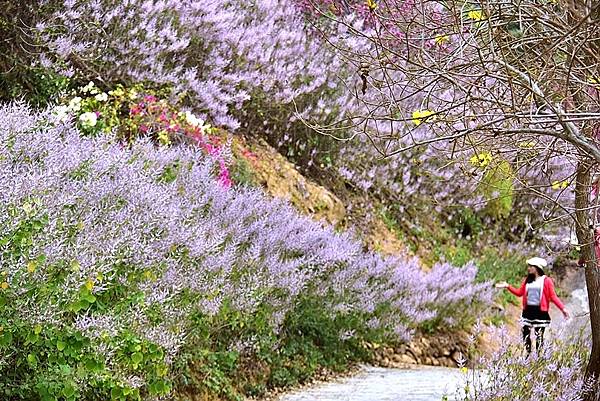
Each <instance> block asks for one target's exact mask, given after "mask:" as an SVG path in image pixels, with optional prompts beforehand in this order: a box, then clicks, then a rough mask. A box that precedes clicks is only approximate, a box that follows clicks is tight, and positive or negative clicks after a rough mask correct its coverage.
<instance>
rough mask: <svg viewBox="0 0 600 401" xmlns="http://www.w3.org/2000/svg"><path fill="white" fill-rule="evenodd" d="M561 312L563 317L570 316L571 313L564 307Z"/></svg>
mask: <svg viewBox="0 0 600 401" xmlns="http://www.w3.org/2000/svg"><path fill="white" fill-rule="evenodd" d="M562 313H563V316H564V317H565V319H568V318H570V317H571V314H570V313H569V311H568V310H566V309H563V311H562Z"/></svg>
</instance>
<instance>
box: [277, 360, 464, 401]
mask: <svg viewBox="0 0 600 401" xmlns="http://www.w3.org/2000/svg"><path fill="white" fill-rule="evenodd" d="M461 381H462V379H461V373H460V372H459V370H458V369H451V368H441V367H434V366H418V367H415V368H411V369H387V368H378V367H373V366H365V367H363V369H362V370H361V371H360V372H359V373H357V374H356V375H354V376H352V377H347V378H343V379H339V380H336V381H334V382H330V383H323V384H320V385H317V386H314V387H311V388H308V389H302V390H297V391H294V392H291V393H288V394H284V395H282V396H281V397H279V398H278V401H317V400H318V401H440V400H442V397H443V396H444V395H450V397H449V399H454V397H453V395H454V394H455V391H456V389H457V388H458V386H460V384H461Z"/></svg>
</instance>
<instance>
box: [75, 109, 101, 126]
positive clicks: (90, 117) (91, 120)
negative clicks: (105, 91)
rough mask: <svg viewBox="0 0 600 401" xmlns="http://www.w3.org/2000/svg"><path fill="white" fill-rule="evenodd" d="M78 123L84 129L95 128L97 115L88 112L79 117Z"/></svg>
mask: <svg viewBox="0 0 600 401" xmlns="http://www.w3.org/2000/svg"><path fill="white" fill-rule="evenodd" d="M79 122H80V123H81V125H82V126H83V127H84V128H91V127H95V126H96V124H97V123H98V115H97V114H96V113H94V112H93V111H88V112H86V113H83V114H82V115H80V116H79Z"/></svg>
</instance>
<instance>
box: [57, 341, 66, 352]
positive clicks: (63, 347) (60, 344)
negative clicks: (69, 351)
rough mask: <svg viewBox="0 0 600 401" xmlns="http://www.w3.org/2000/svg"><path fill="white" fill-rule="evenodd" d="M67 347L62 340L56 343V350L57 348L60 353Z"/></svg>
mask: <svg viewBox="0 0 600 401" xmlns="http://www.w3.org/2000/svg"><path fill="white" fill-rule="evenodd" d="M66 346H67V344H65V343H64V342H63V341H60V340H58V341H57V342H56V348H57V349H58V350H59V351H63V350H64V349H65V347H66Z"/></svg>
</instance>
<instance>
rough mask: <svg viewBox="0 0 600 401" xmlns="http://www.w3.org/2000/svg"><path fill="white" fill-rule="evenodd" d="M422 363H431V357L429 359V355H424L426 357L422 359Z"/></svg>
mask: <svg viewBox="0 0 600 401" xmlns="http://www.w3.org/2000/svg"><path fill="white" fill-rule="evenodd" d="M423 363H424V364H425V365H433V359H431V357H428V356H426V357H425V358H424V359H423Z"/></svg>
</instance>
